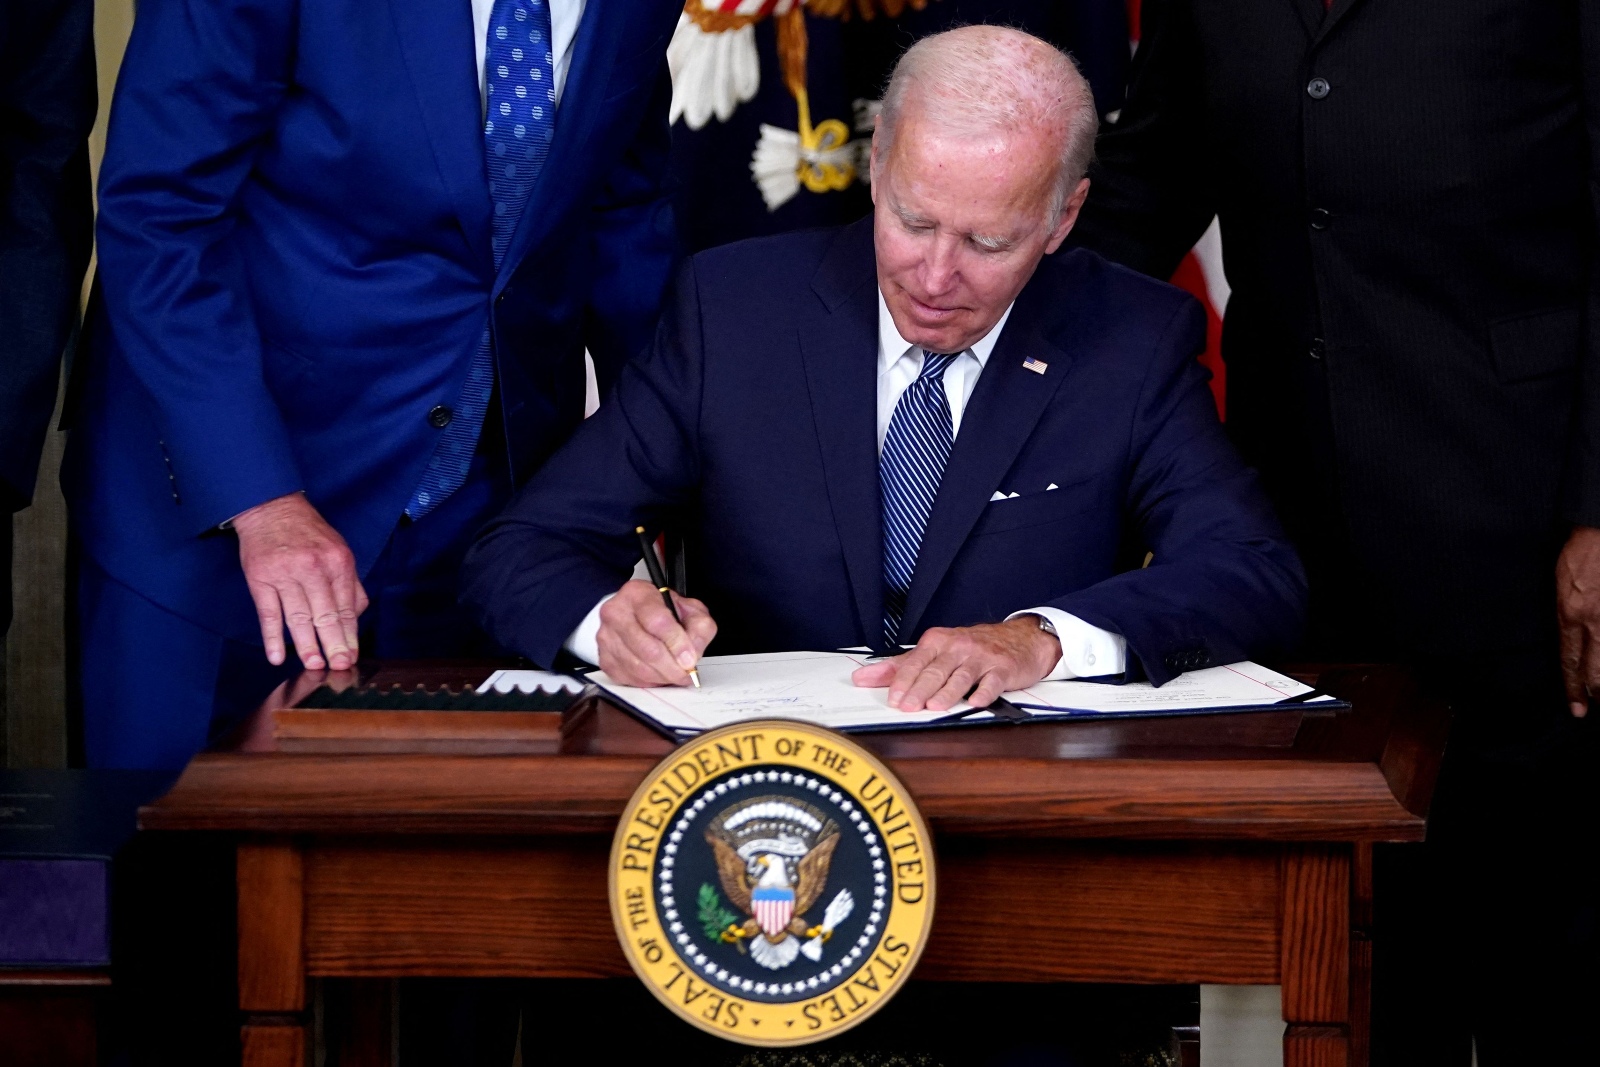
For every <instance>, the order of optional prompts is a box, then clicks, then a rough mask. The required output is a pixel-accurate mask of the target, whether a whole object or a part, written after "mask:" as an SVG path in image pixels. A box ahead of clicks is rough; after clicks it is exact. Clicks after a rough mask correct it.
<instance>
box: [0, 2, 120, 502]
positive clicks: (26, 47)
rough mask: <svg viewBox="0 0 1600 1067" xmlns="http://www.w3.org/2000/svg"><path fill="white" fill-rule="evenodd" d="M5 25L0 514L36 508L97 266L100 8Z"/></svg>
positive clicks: (37, 10) (35, 12)
mask: <svg viewBox="0 0 1600 1067" xmlns="http://www.w3.org/2000/svg"><path fill="white" fill-rule="evenodd" d="M7 6H8V9H9V10H8V11H7V12H6V13H5V15H4V16H3V17H0V42H3V43H0V324H3V325H0V509H3V510H4V511H6V512H9V511H11V510H14V509H16V508H20V507H24V506H26V505H27V503H28V501H29V499H30V498H31V497H32V495H33V483H34V479H35V477H36V476H37V474H38V468H39V453H40V451H41V449H42V448H43V447H44V435H45V428H46V427H47V426H48V424H49V422H50V412H51V409H52V408H53V407H54V406H55V395H56V382H57V379H58V376H59V368H60V365H61V354H62V351H63V349H64V348H65V347H66V344H67V338H68V337H69V336H70V334H71V332H72V329H73V324H74V321H75V319H76V316H77V308H78V294H79V287H80V286H81V285H82V284H83V272H84V270H85V268H86V267H87V266H88V264H89V246H90V239H91V234H92V225H93V222H92V211H93V208H92V206H91V201H90V196H89V148H88V138H89V131H90V129H91V128H92V127H93V126H94V119H95V106H96V90H95V68H94V4H93V3H92V2H91V0H54V2H34V3H26V4H20V3H19V4H9V5H7Z"/></svg>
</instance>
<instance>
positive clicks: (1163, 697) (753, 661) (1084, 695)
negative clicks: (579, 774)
mask: <svg viewBox="0 0 1600 1067" xmlns="http://www.w3.org/2000/svg"><path fill="white" fill-rule="evenodd" d="M868 662H870V658H869V656H868V654H867V653H858V652H772V653H763V654H758V655H749V656H708V657H706V658H705V659H702V660H701V661H700V682H701V685H702V688H700V689H686V688H679V687H664V688H658V689H641V688H638V687H636V686H627V685H618V684H617V683H615V682H613V681H612V680H611V679H610V678H609V677H607V676H606V674H605V672H603V671H595V672H593V673H591V674H590V675H589V680H590V681H592V682H593V683H594V684H595V685H597V686H599V687H600V688H601V689H603V690H604V691H605V692H606V693H607V694H609V695H610V696H611V697H612V698H613V699H615V700H616V701H617V702H618V703H620V704H622V705H624V706H626V707H628V708H630V709H631V710H632V711H634V712H635V713H636V714H638V715H639V716H640V717H641V718H643V719H645V720H647V721H648V722H650V723H652V724H653V725H655V726H657V727H659V728H660V729H662V730H664V731H666V732H668V733H671V734H675V735H688V734H696V733H699V732H701V731H702V730H711V729H715V728H716V727H718V726H726V725H728V724H730V723H736V722H743V721H747V720H751V719H803V720H805V721H807V722H813V723H816V724H817V725H819V726H826V727H829V728H831V729H834V730H842V731H844V732H846V733H850V732H867V731H877V730H900V729H915V728H921V727H931V726H944V725H954V724H962V725H968V724H977V723H983V722H995V721H1004V720H1010V721H1027V720H1033V719H1038V720H1049V719H1061V718H1095V717H1127V716H1136V715H1179V714H1196V713H1202V712H1220V711H1248V710H1255V709H1261V708H1268V707H1271V706H1273V705H1275V704H1292V703H1304V704H1307V705H1312V704H1315V705H1317V706H1318V707H1321V708H1336V707H1345V706H1347V705H1344V704H1343V703H1342V702H1340V701H1338V700H1335V699H1334V698H1333V697H1330V696H1327V695H1325V694H1319V693H1317V692H1316V691H1315V690H1313V689H1312V687H1311V686H1309V685H1306V684H1304V683H1303V682H1297V681H1295V680H1294V679H1293V678H1289V677H1286V676H1285V675H1282V674H1279V673H1277V672H1276V671H1272V670H1268V669H1267V668H1266V667H1263V666H1261V665H1259V664H1256V663H1234V664H1230V665H1229V666H1226V667H1212V668H1209V669H1207V670H1202V671H1192V672H1190V673H1188V674H1185V675H1181V676H1180V677H1178V678H1175V679H1173V680H1172V681H1170V682H1168V683H1167V684H1166V685H1164V686H1162V687H1161V688H1160V689H1157V688H1156V687H1154V686H1152V685H1151V684H1150V683H1148V682H1134V683H1130V684H1128V685H1105V684H1102V683H1098V682H1081V681H1074V682H1040V683H1039V684H1037V685H1035V686H1032V687H1030V688H1028V689H1023V690H1019V691H1017V692H1014V693H1007V694H1006V695H1005V697H1004V698H1003V699H1002V700H1000V701H997V702H996V703H995V704H994V706H993V707H990V708H974V707H971V706H970V705H967V704H958V705H956V706H955V707H954V708H949V709H946V710H944V711H918V712H904V711H898V710H896V709H894V708H891V707H889V702H888V694H889V691H888V690H887V689H858V688H857V687H856V686H854V685H852V684H851V683H850V675H851V673H852V672H853V671H855V669H856V668H857V667H861V666H865V665H866V664H867V663H868Z"/></svg>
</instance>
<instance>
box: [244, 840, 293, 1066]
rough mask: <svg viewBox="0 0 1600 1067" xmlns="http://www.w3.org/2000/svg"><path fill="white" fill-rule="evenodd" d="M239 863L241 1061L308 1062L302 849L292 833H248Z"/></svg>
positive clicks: (263, 1063) (270, 1063) (255, 1063)
mask: <svg viewBox="0 0 1600 1067" xmlns="http://www.w3.org/2000/svg"><path fill="white" fill-rule="evenodd" d="M237 863H238V883H239V1010H240V1011H242V1012H243V1013H244V1014H245V1020H244V1026H243V1027H242V1029H241V1031H240V1039H241V1041H242V1043H243V1067H306V1063H307V1062H308V1060H309V1056H308V1055H307V1028H306V1024H305V1008H306V964H305V890H304V885H303V882H304V857H303V855H302V853H301V851H300V849H299V848H298V847H297V846H296V845H295V844H294V843H293V842H290V841H283V840H258V841H245V842H241V843H240V845H239V851H238V860H237Z"/></svg>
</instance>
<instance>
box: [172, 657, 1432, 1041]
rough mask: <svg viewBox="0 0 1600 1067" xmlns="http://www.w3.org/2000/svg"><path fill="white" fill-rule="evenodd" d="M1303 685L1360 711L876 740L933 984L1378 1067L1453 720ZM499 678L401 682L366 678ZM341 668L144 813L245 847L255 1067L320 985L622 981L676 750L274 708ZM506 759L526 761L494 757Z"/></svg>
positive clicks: (654, 742) (630, 732) (243, 1000)
mask: <svg viewBox="0 0 1600 1067" xmlns="http://www.w3.org/2000/svg"><path fill="white" fill-rule="evenodd" d="M1294 673H1296V674H1298V675H1299V676H1301V677H1303V678H1305V679H1307V680H1308V681H1317V682H1318V684H1320V685H1321V686H1322V687H1323V688H1325V689H1328V690H1329V691H1331V692H1334V693H1336V694H1338V695H1340V696H1342V697H1344V698H1346V699H1348V700H1350V701H1351V702H1353V703H1354V705H1355V710H1354V711H1351V712H1345V713H1340V714H1334V713H1327V712H1322V713H1316V712H1306V711H1303V710H1284V711H1270V712H1255V713H1249V714H1241V715H1228V716H1217V717H1207V718H1169V719H1143V720H1123V721H1120V722H1090V723H1070V724H1068V723H1063V724H1052V725H1025V726H1005V725H1001V726H992V727H981V728H971V729H964V730H953V731H942V732H918V733H909V734H902V735H875V736H870V737H867V738H866V739H865V740H866V743H867V744H868V745H869V746H870V747H872V748H873V749H874V750H876V751H877V752H878V753H879V754H880V755H881V756H882V757H883V758H884V759H886V760H887V761H888V762H889V763H890V764H892V765H893V767H894V769H895V771H896V772H897V773H898V774H899V775H900V776H901V778H902V779H903V780H904V782H905V784H906V786H907V787H908V788H909V789H910V790H911V792H912V793H913V794H914V795H915V796H916V798H917V801H918V803H919V805H920V806H921V808H922V812H923V814H924V816H925V817H926V818H927V819H928V821H929V823H930V824H931V826H932V828H933V830H934V834H935V839H936V848H937V852H938V858H939V863H940V869H939V873H940V879H939V882H940V890H939V904H938V912H937V916H936V919H935V924H934V930H933V934H932V937H931V940H930V942H929V946H928V949H927V953H926V955H925V956H924V957H923V960H922V963H921V965H920V967H919V969H918V972H917V977H918V978H920V979H949V980H961V981H1000V980H1005V981H1018V980H1023V981H1070V982H1131V983H1190V982H1209V983H1226V984H1280V985H1281V986H1282V988H1283V1016H1284V1020H1285V1022H1286V1023H1287V1027H1286V1029H1285V1032H1284V1062H1285V1064H1286V1065H1287V1067H1342V1065H1346V1064H1349V1065H1360V1064H1365V1063H1366V1062H1367V1055H1366V1053H1367V999H1368V985H1369V976H1370V963H1371V942H1370V940H1369V936H1368V930H1369V927H1370V922H1371V913H1372V845H1373V843H1374V842H1380V841H1417V840H1420V839H1421V838H1422V836H1423V830H1424V820H1425V816H1426V812H1427V807H1428V802H1429V799H1430V797H1431V795H1432V792H1433V784H1434V780H1435V777H1436V773H1437V767H1438V761H1439V756H1440V754H1441V752H1442V749H1443V743H1444V729H1445V716H1444V713H1443V710H1442V708H1441V707H1440V706H1439V705H1438V704H1437V703H1436V702H1434V701H1432V700H1429V699H1426V698H1425V697H1424V695H1423V694H1421V693H1419V692H1418V691H1417V690H1416V689H1415V687H1414V686H1413V685H1412V683H1411V682H1410V681H1409V680H1408V679H1407V677H1406V676H1405V675H1403V674H1401V673H1399V672H1397V671H1395V670H1393V669H1389V668H1381V667H1371V668H1368V667H1333V668H1327V669H1326V670H1319V669H1317V668H1314V667H1313V668H1308V669H1305V670H1297V671H1295V672H1294ZM485 674H486V671H485V669H484V667H483V666H482V665H479V666H477V667H476V668H475V667H473V666H472V665H467V664H455V665H411V666H405V665H394V666H389V667H379V668H378V669H377V671H376V673H375V674H373V673H371V672H368V674H364V675H363V676H362V680H363V681H369V680H370V681H375V682H376V683H378V684H389V683H391V682H405V683H412V684H415V683H424V684H428V685H437V684H443V683H451V684H455V685H462V684H467V683H475V682H477V681H479V680H481V679H482V678H483V677H484V676H485ZM325 681H331V682H335V683H337V684H353V682H354V681H355V676H354V673H353V672H345V673H344V674H343V675H327V674H323V673H320V672H319V673H317V674H315V675H311V676H304V677H301V678H299V679H297V680H295V681H293V682H291V683H288V685H287V686H286V688H285V689H284V690H280V691H279V692H278V693H277V694H274V698H273V699H272V700H270V701H268V703H267V705H266V706H265V707H264V708H263V709H262V711H261V712H259V713H258V714H257V716H256V718H255V719H254V720H253V721H252V722H251V723H249V724H248V726H247V728H246V729H245V730H243V731H242V732H241V733H240V735H239V736H238V738H237V739H236V740H235V741H234V742H233V743H232V744H231V745H230V746H228V747H227V748H226V749H225V750H219V751H213V752H208V753H205V754H203V755H200V756H198V757H196V758H195V760H194V761H193V762H192V763H191V764H190V765H189V768H188V769H187V770H186V771H185V772H184V774H183V776H182V778H181V779H180V780H179V781H178V783H177V784H176V785H175V786H174V788H173V789H172V791H171V792H170V793H168V794H167V796H165V797H163V798H162V799H161V800H159V801H157V802H155V803H154V804H152V805H150V806H148V807H146V808H145V809H143V810H142V812H141V816H140V825H141V826H142V827H144V828H149V829H163V830H208V831H219V830H220V831H228V832H232V833H235V834H237V835H238V841H239V843H238V894H239V900H238V906H239V911H238V915H239V1006H240V1008H241V1009H242V1011H243V1012H244V1013H245V1022H244V1026H243V1042H244V1063H245V1067H268V1065H272V1067H289V1065H295V1067H302V1065H303V1064H304V1063H305V1062H306V1026H305V1010H306V979H307V978H308V977H342V978H389V977H404V976H419V975H459V976H484V977H488V976H506V977H510V976H521V977H569V978H587V977H614V976H625V975H627V974H629V973H630V972H629V970H628V967H627V964H626V963H625V962H624V960H623V958H622V955H621V952H620V951H619V949H618V948H617V945H616V943H615V940H614V935H613V934H612V931H611V921H610V917H609V913H608V910H607V903H606V857H607V850H608V847H609V843H610V839H611V833H612V830H613V829H614V827H615V826H616V823H617V819H618V817H619V815H620V814H621V812H622V807H623V804H624V803H625V802H626V800H627V798H628V796H629V795H630V793H631V792H632V790H633V788H634V787H635V786H636V785H637V784H638V783H639V781H640V780H642V779H643V777H644V776H645V774H646V773H647V772H648V771H649V769H650V768H651V767H652V766H653V765H654V764H655V762H656V761H657V760H658V759H659V758H660V757H661V756H662V755H664V754H665V753H666V752H667V751H669V748H670V745H669V744H668V743H667V742H666V741H664V740H662V739H661V738H659V737H658V736H656V735H655V734H653V733H651V732H649V731H647V730H646V729H645V728H643V727H642V726H640V725H639V724H638V723H636V722H635V721H634V720H632V719H630V718H628V717H627V716H626V715H624V714H622V713H621V712H619V711H617V710H616V709H614V708H610V707H606V706H601V707H599V708H598V709H596V710H594V711H593V712H592V713H591V714H589V715H587V716H585V717H584V718H583V719H582V720H581V722H579V723H578V724H577V725H576V726H575V727H574V728H572V729H569V730H568V731H567V732H566V733H565V734H564V735H563V734H562V733H561V732H559V731H558V730H557V729H556V728H555V725H554V721H553V720H548V721H547V724H546V725H545V726H540V725H538V722H536V721H535V720H532V719H530V720H528V723H527V724H525V727H524V729H523V731H522V733H521V734H520V735H519V736H518V737H515V738H503V739H501V741H500V742H495V741H494V740H493V739H489V740H485V739H483V738H478V739H475V740H472V741H469V742H466V743H463V744H456V745H455V748H456V749H458V750H461V749H464V750H465V752H466V753H467V754H463V752H462V751H452V750H451V749H452V744H453V743H452V742H449V741H439V740H433V741H429V740H427V739H426V738H424V740H423V741H422V742H417V740H416V737H417V736H420V735H419V734H418V733H417V732H416V731H413V732H412V733H411V734H407V732H406V730H405V728H404V725H403V723H401V724H398V725H397V724H396V723H395V722H393V721H390V723H389V725H388V726H386V727H384V728H383V729H384V730H385V731H387V732H386V733H385V734H384V738H385V739H384V740H382V741H381V742H380V743H379V745H378V747H379V748H384V749H386V751H378V752H373V751H370V750H369V751H368V752H365V753H363V754H335V753H332V752H328V751H317V749H318V748H319V747H320V748H324V749H326V748H328V747H336V746H330V744H321V743H319V742H318V741H317V738H316V736H315V731H314V730H313V731H311V732H310V733H309V734H308V733H307V731H306V730H305V729H304V728H303V724H302V727H297V728H296V729H294V730H289V729H287V728H286V727H282V724H278V723H276V721H275V715H276V714H277V713H276V712H275V711H274V710H273V709H276V708H282V707H285V706H287V705H292V704H293V703H294V702H296V701H297V700H298V699H300V697H301V696H302V695H303V694H304V693H307V692H309V691H310V690H311V689H312V688H314V687H315V686H316V685H318V684H321V683H323V682H325ZM421 733H422V734H426V733H427V730H426V729H424V730H422V731H421ZM308 737H309V738H310V740H308V739H307V738H308ZM408 738H409V739H408ZM497 743H498V744H501V745H502V750H504V751H510V752H515V753H517V754H514V755H492V754H486V753H489V752H492V751H495V745H496V744H497ZM408 747H410V748H413V749H415V748H419V747H420V748H423V749H427V751H405V749H407V748H408ZM286 749H295V751H286ZM1041 924H1043V925H1041ZM1022 928H1026V929H1027V930H1028V934H1029V940H1030V946H1031V948H1030V952H1029V953H1028V954H1027V956H1026V958H1025V962H1022V963H1021V964H1019V963H1018V962H1017V958H1018V954H1017V953H1014V952H1011V951H1009V950H1008V949H1009V947H1011V941H1012V938H1013V937H1014V934H1013V933H1012V932H1013V931H1015V930H1017V929H1022ZM1002 949H1006V950H1005V951H1002ZM1000 961H1004V963H1003V964H1002V963H1001V962H1000ZM373 1029H374V1030H375V1031H376V1030H377V1029H378V1028H377V1027H376V1026H375V1027H374V1028H373Z"/></svg>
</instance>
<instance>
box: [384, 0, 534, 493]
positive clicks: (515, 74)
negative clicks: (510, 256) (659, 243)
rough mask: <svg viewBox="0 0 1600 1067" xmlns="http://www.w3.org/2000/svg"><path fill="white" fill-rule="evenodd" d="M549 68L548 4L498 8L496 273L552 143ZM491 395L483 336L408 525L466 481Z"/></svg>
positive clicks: (486, 131) (492, 101)
mask: <svg viewBox="0 0 1600 1067" xmlns="http://www.w3.org/2000/svg"><path fill="white" fill-rule="evenodd" d="M554 60H555V57H554V55H553V54H552V53H551V45H550V8H549V6H548V3H547V0H495V5H494V10H493V12H491V14H490V16H489V39H488V43H487V46H486V47H485V49H484V57H483V73H484V82H485V83H486V88H487V90H488V93H487V96H488V105H489V106H488V112H489V113H488V115H487V116H486V117H485V120H484V124H483V139H484V148H485V149H486V151H485V159H486V160H487V161H488V179H489V198H490V200H491V201H493V203H494V266H495V270H496V271H498V270H499V269H500V264H501V261H502V260H504V259H505V255H506V249H507V248H509V247H510V245H511V235H512V234H513V233H515V232H516V229H517V222H518V221H519V220H520V219H521V218H522V208H523V205H525V204H526V203H527V202H528V191H529V190H530V189H532V188H533V180H534V179H535V178H536V177H538V176H539V170H540V168H541V167H543V166H544V161H545V157H546V156H548V155H549V154H550V141H551V138H553V137H554V136H555V117H556V88H555V86H556V83H555V63H554ZM493 392H494V348H493V344H492V342H491V339H490V336H489V331H488V330H487V329H485V330H484V332H483V338H482V340H480V341H479V342H478V347H477V350H476V351H475V352H474V353H473V355H472V366H471V368H470V369H469V370H468V372H467V383H466V385H465V386H464V387H463V388H462V390H461V396H460V398H459V399H458V400H457V401H456V406H455V409H454V411H453V412H452V414H451V418H450V421H449V422H448V423H447V424H446V425H445V428H444V432H443V433H442V434H440V436H439V443H438V445H437V446H436V447H435V448H434V452H433V456H432V457H431V458H430V459H429V460H428V468H427V470H425V471H424V472H423V475H422V483H421V484H420V485H418V486H417V491H416V493H415V494H414V495H413V496H412V498H411V503H410V504H409V505H408V506H407V507H406V514H407V515H410V516H411V517H412V519H420V518H422V517H423V516H424V515H426V514H428V512H430V511H432V510H433V509H434V508H436V507H438V506H439V504H440V502H441V501H443V500H444V499H445V498H446V497H448V496H449V495H450V494H451V493H453V492H455V491H456V490H457V489H459V488H461V484H462V483H463V482H465V481H466V479H467V471H468V470H469V469H470V468H471V466H472V453H473V452H474V450H475V449H476V448H477V444H478V435H479V433H480V432H481V431H482V429H483V416H484V414H485V412H487V411H488V410H489V398H490V396H491V395H492V394H493Z"/></svg>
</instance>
